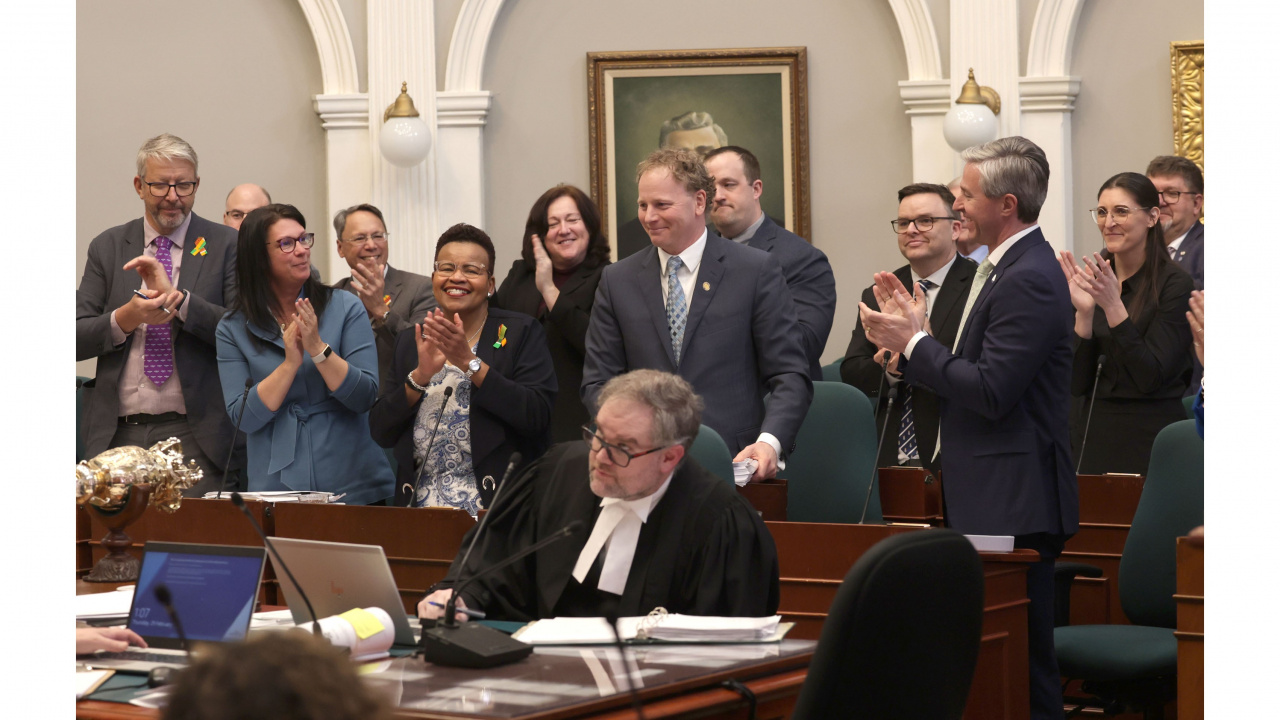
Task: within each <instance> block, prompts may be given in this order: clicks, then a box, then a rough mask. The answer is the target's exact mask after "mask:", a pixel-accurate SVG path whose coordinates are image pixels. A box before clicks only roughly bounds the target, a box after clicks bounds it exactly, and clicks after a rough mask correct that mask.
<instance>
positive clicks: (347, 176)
mask: <svg viewBox="0 0 1280 720" xmlns="http://www.w3.org/2000/svg"><path fill="white" fill-rule="evenodd" d="M315 110H316V113H317V114H319V115H320V121H321V122H322V123H323V125H324V130H325V134H324V138H325V151H326V155H327V158H326V169H327V176H328V191H327V194H326V196H325V200H326V208H325V209H326V211H327V215H326V216H325V217H324V218H316V219H313V220H312V221H311V229H312V231H313V232H315V234H316V238H317V239H318V240H319V241H320V242H321V243H323V244H324V252H325V253H326V254H327V257H328V258H329V261H328V263H327V265H328V267H326V268H324V269H322V272H323V273H324V279H325V280H326V281H327V282H335V281H336V280H338V279H339V278H342V277H345V276H346V275H347V274H348V273H349V272H350V270H348V268H347V263H346V261H344V260H343V259H342V258H341V257H339V256H338V253H336V252H334V251H333V244H334V241H335V240H336V239H337V238H335V237H334V235H333V228H332V226H331V225H330V223H332V221H333V216H334V214H335V213H337V212H338V211H339V210H341V209H342V208H345V207H350V206H352V205H355V204H356V203H362V202H368V200H369V198H370V197H371V196H372V192H373V165H372V164H371V163H370V157H369V96H368V95H366V94H364V93H351V94H333V95H317V96H316V97H315Z"/></svg>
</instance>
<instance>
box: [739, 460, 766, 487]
mask: <svg viewBox="0 0 1280 720" xmlns="http://www.w3.org/2000/svg"><path fill="white" fill-rule="evenodd" d="M759 466H760V464H759V463H758V462H756V459H755V458H747V459H746V460H739V461H738V462H736V463H734V464H733V482H734V484H735V485H737V486H738V487H742V486H743V485H746V484H747V481H748V480H750V479H751V476H752V475H754V474H755V472H756V468H757V467H759Z"/></svg>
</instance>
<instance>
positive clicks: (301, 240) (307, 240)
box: [267, 233, 316, 253]
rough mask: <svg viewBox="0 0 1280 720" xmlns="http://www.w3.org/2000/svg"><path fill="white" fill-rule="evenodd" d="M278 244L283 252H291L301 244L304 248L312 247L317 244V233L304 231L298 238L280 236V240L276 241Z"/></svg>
mask: <svg viewBox="0 0 1280 720" xmlns="http://www.w3.org/2000/svg"><path fill="white" fill-rule="evenodd" d="M267 244H268V245H270V244H271V243H270V242H268V243H267ZM276 244H277V245H279V246H280V252H282V253H291V252H293V251H294V250H297V249H298V246H299V245H301V246H302V247H304V248H309V247H311V246H312V245H315V244H316V234H315V233H303V234H301V235H299V236H298V237H296V238H291V237H283V238H280V239H279V240H277V241H276Z"/></svg>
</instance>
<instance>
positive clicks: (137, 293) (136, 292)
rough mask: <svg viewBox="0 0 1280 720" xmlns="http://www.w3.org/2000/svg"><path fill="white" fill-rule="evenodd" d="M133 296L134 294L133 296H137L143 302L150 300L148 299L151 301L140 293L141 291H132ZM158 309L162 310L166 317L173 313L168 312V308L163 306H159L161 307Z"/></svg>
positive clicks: (144, 294)
mask: <svg viewBox="0 0 1280 720" xmlns="http://www.w3.org/2000/svg"><path fill="white" fill-rule="evenodd" d="M133 294H134V295H137V296H138V297H140V298H142V299H143V300H150V299H151V298H149V297H147V295H146V293H144V292H142V291H141V290H134V291H133ZM160 309H161V310H163V311H164V313H165V314H166V315H172V314H173V313H171V312H169V308H167V307H165V306H163V305H161V306H160Z"/></svg>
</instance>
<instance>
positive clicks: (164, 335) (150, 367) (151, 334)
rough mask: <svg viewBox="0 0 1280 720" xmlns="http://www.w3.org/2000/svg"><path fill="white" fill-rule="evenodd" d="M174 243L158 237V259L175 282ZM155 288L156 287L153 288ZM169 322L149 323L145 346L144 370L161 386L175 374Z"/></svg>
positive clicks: (148, 376) (152, 380)
mask: <svg viewBox="0 0 1280 720" xmlns="http://www.w3.org/2000/svg"><path fill="white" fill-rule="evenodd" d="M172 244H173V241H171V240H170V239H169V238H167V237H164V236H163V235H161V236H160V237H158V238H156V259H157V260H159V261H160V264H161V265H162V266H163V267H164V272H165V275H168V276H169V281H170V282H173V258H172V257H170V255H169V247H170V246H171V245H172ZM152 289H154V288H152ZM170 328H171V326H170V325H169V323H161V324H159V325H147V342H146V344H145V345H144V346H143V359H142V372H143V373H144V374H145V375H146V376H147V378H149V379H150V380H151V382H153V383H155V384H156V387H159V386H161V385H163V384H164V381H165V380H168V379H169V376H170V375H172V374H173V342H172V338H171V335H170V333H169V331H170Z"/></svg>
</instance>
